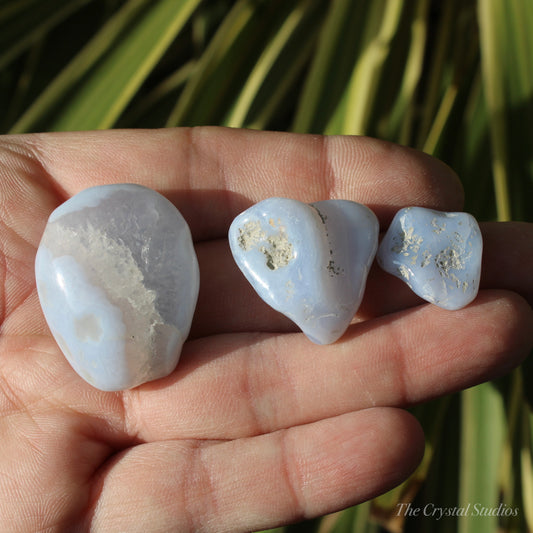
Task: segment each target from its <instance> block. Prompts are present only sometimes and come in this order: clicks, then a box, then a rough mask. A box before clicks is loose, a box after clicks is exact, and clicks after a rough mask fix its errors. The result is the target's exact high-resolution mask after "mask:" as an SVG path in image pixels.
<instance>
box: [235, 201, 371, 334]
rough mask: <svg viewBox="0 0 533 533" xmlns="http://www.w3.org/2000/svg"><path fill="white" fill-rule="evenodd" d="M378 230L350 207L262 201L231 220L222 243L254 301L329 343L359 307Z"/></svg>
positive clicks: (361, 209) (362, 211) (366, 213)
mask: <svg viewBox="0 0 533 533" xmlns="http://www.w3.org/2000/svg"><path fill="white" fill-rule="evenodd" d="M378 232H379V225H378V221H377V219H376V216H375V215H374V213H372V211H370V209H368V208H367V207H365V206H364V205H361V204H357V203H355V202H351V201H348V200H325V201H322V202H316V203H313V204H305V203H303V202H299V201H297V200H290V199H287V198H269V199H268V200H264V201H262V202H259V203H258V204H255V205H254V206H252V207H250V208H249V209H247V210H246V211H244V212H243V213H241V214H240V215H239V216H238V217H237V218H235V220H234V221H233V223H232V224H231V227H230V230H229V243H230V246H231V251H232V253H233V257H234V258H235V261H236V263H237V265H238V266H239V268H240V269H241V270H242V272H243V273H244V275H245V276H246V278H247V279H248V281H249V282H250V283H251V284H252V286H253V287H254V289H255V290H256V291H257V293H258V294H259V296H261V298H262V299H263V300H264V301H265V302H266V303H268V304H269V305H270V306H272V307H273V308H274V309H276V310H278V311H280V312H281V313H283V314H284V315H286V316H287V317H289V318H290V319H291V320H293V321H294V322H295V323H296V324H297V325H298V326H299V327H300V329H302V331H303V332H304V333H305V334H306V335H307V337H309V339H311V340H312V341H313V342H315V343H318V344H329V343H332V342H334V341H336V340H337V339H338V338H339V337H340V336H341V335H342V334H343V333H344V332H345V330H346V328H347V327H348V325H349V324H350V322H351V320H352V319H353V317H354V315H355V313H356V311H357V309H358V308H359V305H360V303H361V300H362V298H363V292H364V288H365V284H366V278H367V274H368V270H369V268H370V265H371V263H372V261H373V259H374V256H375V253H376V249H377V241H378Z"/></svg>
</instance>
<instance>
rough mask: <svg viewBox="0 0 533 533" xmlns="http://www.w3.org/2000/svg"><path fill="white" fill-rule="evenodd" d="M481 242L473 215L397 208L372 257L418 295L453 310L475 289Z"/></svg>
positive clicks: (417, 208)
mask: <svg viewBox="0 0 533 533" xmlns="http://www.w3.org/2000/svg"><path fill="white" fill-rule="evenodd" d="M482 248H483V244H482V238H481V232H480V230H479V226H478V223H477V221H476V219H475V218H474V217H473V216H472V215H469V214H468V213H445V212H441V211H435V210H433V209H426V208H423V207H406V208H404V209H401V210H400V211H398V213H396V216H395V217H394V219H393V221H392V223H391V225H390V227H389V229H388V231H387V233H386V234H385V237H384V238H383V240H382V242H381V244H380V246H379V250H378V254H377V260H378V263H379V264H380V265H381V267H382V268H383V269H384V270H386V271H387V272H389V273H391V274H394V275H395V276H397V277H398V278H400V279H402V280H404V281H405V282H406V283H407V285H409V287H411V289H412V290H413V291H414V292H415V293H416V294H418V295H419V296H420V297H422V298H424V299H425V300H427V301H428V302H431V303H433V304H435V305H438V306H439V307H443V308H444V309H450V310H455V309H460V308H462V307H464V306H465V305H468V304H469V303H470V302H471V301H472V300H473V299H474V298H475V297H476V295H477V292H478V289H479V280H480V276H481V255H482Z"/></svg>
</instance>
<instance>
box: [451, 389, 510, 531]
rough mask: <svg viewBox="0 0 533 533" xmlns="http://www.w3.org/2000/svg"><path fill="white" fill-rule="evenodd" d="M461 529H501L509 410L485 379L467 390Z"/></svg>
mask: <svg viewBox="0 0 533 533" xmlns="http://www.w3.org/2000/svg"><path fill="white" fill-rule="evenodd" d="M461 397H462V421H461V463H460V473H459V475H460V485H459V507H460V508H461V509H464V510H465V511H464V513H463V515H462V516H459V533H477V532H479V533H486V532H487V531H497V529H498V516H496V515H495V513H494V512H495V510H497V509H498V505H499V503H500V500H499V496H500V486H499V480H500V461H501V458H502V455H501V454H502V445H503V442H504V438H505V431H506V427H505V412H504V408H503V401H502V397H501V394H500V392H499V391H498V390H497V389H496V388H495V387H494V386H493V385H492V384H491V383H484V384H482V385H478V386H477V387H473V388H471V389H468V390H466V391H463V393H462V395H461Z"/></svg>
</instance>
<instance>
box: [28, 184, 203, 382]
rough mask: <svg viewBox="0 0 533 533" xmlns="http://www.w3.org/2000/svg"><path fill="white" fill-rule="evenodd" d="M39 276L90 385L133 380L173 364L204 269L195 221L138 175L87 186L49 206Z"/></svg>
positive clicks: (61, 340)
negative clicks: (137, 181)
mask: <svg viewBox="0 0 533 533" xmlns="http://www.w3.org/2000/svg"><path fill="white" fill-rule="evenodd" d="M35 276H36V281H37V290H38V294H39V299H40V302H41V306H42V309H43V312H44V315H45V317H46V320H47V322H48V325H49V327H50V330H51V332H52V334H53V336H54V338H55V340H56V341H57V343H58V345H59V347H60V348H61V350H62V351H63V353H64V354H65V356H66V358H67V359H68V361H69V363H70V364H71V365H72V367H73V368H74V370H75V371H76V372H77V373H78V374H79V375H80V376H81V377H82V378H83V379H85V380H86V381H88V382H89V383H90V384H91V385H93V386H94V387H96V388H98V389H101V390H106V391H116V390H122V389H128V388H131V387H135V386H137V385H140V384H141V383H145V382H147V381H151V380H154V379H157V378H160V377H163V376H166V375H168V374H169V373H170V372H172V371H173V370H174V368H175V366H176V364H177V362H178V359H179V356H180V352H181V348H182V345H183V342H184V341H185V339H186V337H187V335H188V333H189V329H190V326H191V321H192V316H193V313H194V308H195V306H196V300H197V296H198V287H199V271H198V263H197V260H196V254H195V252H194V248H193V245H192V240H191V234H190V231H189V227H188V226H187V223H186V222H185V220H184V219H183V217H182V216H181V214H180V213H179V211H178V210H177V209H176V208H175V207H174V206H173V205H172V203H171V202H170V201H168V200H167V199H166V198H164V197H163V196H161V195H160V194H158V193H156V192H155V191H153V190H151V189H147V188H146V187H141V186H138V185H131V184H121V185H104V186H99V187H93V188H90V189H87V190H84V191H82V192H80V193H79V194H77V195H76V196H74V197H72V198H71V199H70V200H68V201H67V202H65V203H64V204H62V205H61V206H59V207H58V208H57V209H56V210H55V211H54V212H53V213H52V214H51V216H50V218H49V220H48V223H47V225H46V228H45V231H44V234H43V237H42V240H41V243H40V245H39V248H38V250H37V256H36V260H35Z"/></svg>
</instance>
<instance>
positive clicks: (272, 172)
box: [0, 128, 533, 532]
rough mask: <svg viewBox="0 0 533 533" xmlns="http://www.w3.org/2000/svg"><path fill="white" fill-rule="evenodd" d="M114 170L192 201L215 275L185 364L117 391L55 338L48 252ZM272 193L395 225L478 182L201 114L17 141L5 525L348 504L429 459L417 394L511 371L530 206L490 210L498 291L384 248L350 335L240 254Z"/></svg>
mask: <svg viewBox="0 0 533 533" xmlns="http://www.w3.org/2000/svg"><path fill="white" fill-rule="evenodd" d="M115 182H117V183H118V182H133V183H140V184H143V185H146V186H148V187H151V188H154V189H156V190H158V191H159V192H161V193H163V194H164V195H166V196H167V197H168V198H170V199H171V201H172V202H174V204H175V205H176V206H177V207H178V208H179V209H180V210H181V212H182V214H183V215H184V216H185V218H186V220H187V221H188V223H189V224H190V226H191V230H192V234H193V237H194V240H195V243H196V251H197V254H198V259H199V263H200V268H201V280H202V281H201V289H200V296H199V301H198V306H197V310H196V314H195V318H194V321H193V329H192V332H191V337H190V339H189V341H188V342H187V343H186V344H185V347H184V350H183V353H182V358H181V361H180V363H179V365H178V367H177V369H176V370H175V372H173V373H172V374H171V375H170V376H168V377H167V378H165V379H161V380H158V381H154V382H152V383H148V384H145V385H143V386H141V387H138V388H136V389H133V390H128V391H124V392H119V393H108V392H101V391H98V390H96V389H94V388H92V387H91V386H90V385H88V384H86V383H85V382H84V381H83V380H82V379H81V378H79V377H78V376H77V375H76V374H75V373H74V371H73V370H72V369H71V368H70V366H69V365H68V363H67V362H66V360H65V358H64V357H63V355H62V354H61V352H60V351H59V349H58V347H57V345H56V344H55V342H54V341H53V339H52V338H51V335H50V333H49V330H48V328H47V326H46V323H45V320H44V317H43V315H42V312H41V310H40V307H39V302H38V298H37V293H36V288H35V280H34V273H33V263H34V258H35V252H36V248H37V246H38V243H39V240H40V237H41V234H42V232H43V229H44V227H45V224H46V220H47V218H48V216H49V215H50V213H51V211H52V210H53V209H54V208H55V207H57V206H58V205H59V204H60V203H62V202H63V201H65V200H66V199H67V198H68V197H70V196H72V195H73V194H75V193H77V192H79V191H81V190H82V189H84V188H87V187H89V186H93V185H98V184H105V183H115ZM270 196H285V197H290V198H296V199H299V200H302V201H306V202H311V201H317V200H324V199H327V198H346V199H351V200H355V201H358V202H361V203H364V204H367V205H368V206H369V207H370V208H371V209H373V210H374V212H375V213H376V215H377V216H378V218H379V220H380V224H381V229H382V231H383V230H385V229H386V227H387V225H388V223H389V222H390V220H391V219H392V216H393V215H394V213H395V212H396V211H397V210H398V209H399V208H401V207H405V206H408V205H419V206H424V207H431V208H435V209H440V210H447V211H455V210H460V209H461V205H462V199H463V197H462V190H461V187H460V184H459V181H458V179H457V177H456V176H455V175H454V174H453V172H452V171H451V170H450V169H448V168H447V167H446V166H445V165H443V164H442V163H439V162H438V161H435V160H433V159H431V158H429V157H428V156H425V155H423V154H421V153H418V152H415V151H413V150H410V149H407V148H402V147H399V146H395V145H391V144H388V143H384V142H381V141H377V140H372V139H367V138H357V137H330V138H324V137H318V136H303V135H292V134H281V133H264V132H252V131H242V130H227V129H222V128H198V129H192V130H191V129H177V130H161V131H108V132H92V133H87V132H85V133H62V134H42V135H29V136H13V137H3V138H1V139H0V217H1V218H0V221H1V224H0V282H1V285H0V352H1V353H0V435H1V449H2V453H0V530H2V531H13V532H16V531H34V530H39V531H69V532H71V531H87V530H92V531H133V532H135V531H148V530H149V531H217V532H221V531H232V532H237V531H249V530H257V529H262V528H267V527H274V526H276V525H280V524H285V523H290V522H293V521H298V520H302V519H305V518H310V517H314V516H319V515H322V514H325V513H329V512H332V511H335V510H339V509H342V508H344V507H347V506H349V505H352V504H356V503H358V502H362V501H364V500H367V499H369V498H372V497H373V496H376V495H378V494H380V493H383V492H384V491H386V490H388V489H390V488H391V487H393V486H395V485H397V484H398V483H400V482H401V481H402V480H404V479H405V478H406V477H407V476H408V475H409V474H410V473H411V472H412V471H413V469H414V468H415V467H416V466H417V465H418V463H419V461H420V460H421V457H422V453H423V447H424V440H423V434H422V431H421V428H420V426H419V424H418V422H417V421H416V420H415V419H414V417H413V416H412V415H410V414H409V413H407V412H406V411H405V410H404V408H405V407H408V406H411V405H413V404H416V403H420V402H424V401H426V400H428V399H430V398H434V397H436V396H440V395H444V394H448V393H451V392H453V391H457V390H460V389H463V388H466V387H469V386H472V385H474V384H477V383H480V382H483V381H485V380H489V379H492V378H495V377H497V376H500V375H502V374H505V373H506V372H508V371H509V370H510V369H511V368H513V367H514V366H516V365H518V364H519V363H520V362H521V361H522V359H523V358H524V357H525V356H526V354H527V353H528V350H529V349H530V348H531V346H532V345H533V314H532V309H531V303H532V301H533V281H532V278H531V275H530V271H531V264H533V247H532V246H531V242H533V227H532V225H528V224H516V223H508V224H486V225H482V231H483V235H484V242H485V251H484V254H485V255H484V267H483V279H482V290H481V291H480V293H479V296H478V298H477V299H476V300H475V301H474V302H473V303H472V304H471V305H469V306H468V307H466V308H464V309H462V310H460V311H454V312H450V311H445V310H442V309H439V308H438V307H435V306H433V305H430V304H427V303H424V302H422V301H421V300H420V299H418V298H417V297H416V296H415V295H414V294H412V293H411V291H410V290H409V289H408V288H407V287H406V286H405V285H404V284H403V283H402V282H401V281H399V280H397V279H396V278H394V277H392V276H390V275H388V274H386V273H384V272H382V271H381V270H380V269H379V268H377V267H375V266H374V268H373V270H372V272H371V274H370V277H369V281H368V285H367V291H366V295H365V300H364V302H363V305H362V306H361V309H360V311H359V313H358V315H357V316H356V317H355V319H354V322H353V324H352V325H351V326H350V328H349V329H348V331H347V333H346V334H345V336H344V337H343V338H342V339H341V340H340V341H338V342H337V343H335V344H333V345H329V346H316V345H313V344H312V343H310V342H309V341H308V340H307V339H306V338H305V337H304V335H303V334H301V333H299V332H298V331H297V330H296V329H295V327H294V326H293V325H292V324H291V323H290V322H289V321H288V320H287V319H285V318H284V317H282V316H281V315H279V314H278V313H276V312H274V311H273V310H271V309H270V308H268V306H266V305H265V304H264V303H263V302H262V301H261V300H260V299H259V297H258V296H257V295H256V294H255V293H254V292H253V290H252V289H251V288H250V286H249V285H248V284H247V282H246V281H245V279H244V277H243V276H242V274H241V273H240V272H239V271H238V269H237V267H236V266H235V264H234V262H233V260H232V258H231V255H230V252H229V247H228V245H227V240H226V232H227V229H228V227H229V224H230V222H231V221H232V219H233V218H234V217H235V216H236V215H237V214H238V213H239V212H241V211H242V210H243V209H245V208H246V207H248V206H249V205H251V204H252V203H254V202H257V201H259V200H262V199H264V198H267V197H270ZM513 258H514V259H513ZM518 258H520V260H518ZM466 324H467V327H465V325H466Z"/></svg>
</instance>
